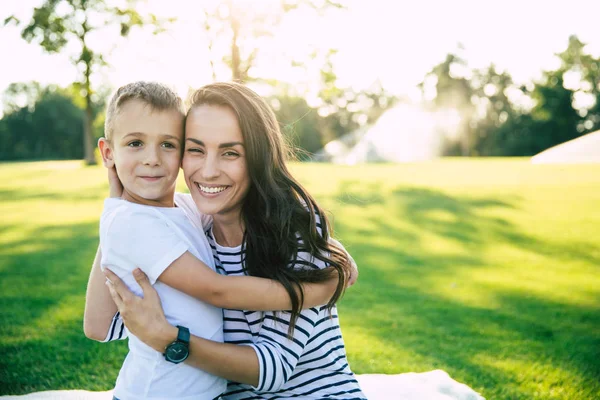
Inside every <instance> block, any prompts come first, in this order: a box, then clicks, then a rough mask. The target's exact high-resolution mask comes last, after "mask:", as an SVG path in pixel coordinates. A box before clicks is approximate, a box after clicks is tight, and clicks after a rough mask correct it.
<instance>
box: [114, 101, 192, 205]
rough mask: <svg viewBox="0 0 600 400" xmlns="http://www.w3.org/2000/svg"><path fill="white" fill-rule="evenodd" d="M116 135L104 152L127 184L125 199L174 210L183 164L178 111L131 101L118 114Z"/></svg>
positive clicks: (180, 125) (180, 119)
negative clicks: (178, 178) (175, 194)
mask: <svg viewBox="0 0 600 400" xmlns="http://www.w3.org/2000/svg"><path fill="white" fill-rule="evenodd" d="M114 127H115V128H114V135H113V137H112V139H111V143H110V145H108V146H107V148H106V149H105V150H104V152H105V158H107V159H111V160H112V161H113V162H114V165H115V167H116V169H117V174H118V175H119V179H120V180H121V183H122V184H123V199H125V200H129V201H131V202H134V203H139V204H145V205H151V206H160V207H173V195H174V193H175V184H176V180H177V174H178V172H179V167H180V165H181V146H182V141H183V118H182V116H181V114H179V113H178V112H176V111H172V110H167V111H161V110H155V109H153V108H152V107H151V106H149V105H147V104H146V103H144V102H142V101H140V100H130V101H129V102H127V103H126V104H125V105H124V106H123V107H122V109H121V111H120V112H119V114H118V115H117V117H116V119H115V123H114Z"/></svg>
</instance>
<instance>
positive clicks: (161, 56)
mask: <svg viewBox="0 0 600 400" xmlns="http://www.w3.org/2000/svg"><path fill="white" fill-rule="evenodd" d="M115 1H118V0H115ZM234 1H237V3H238V4H239V7H240V8H241V9H244V8H248V7H252V8H254V9H256V8H260V7H264V8H265V9H268V8H269V7H272V6H273V4H272V3H273V1H274V0H263V1H254V2H252V1H250V0H234ZM214 2H215V0H204V1H203V2H198V1H185V0H170V1H169V2H166V1H161V0H148V1H147V2H146V3H145V4H143V5H142V6H140V10H141V11H150V12H153V13H155V14H157V15H158V16H163V17H169V16H176V17H178V21H177V22H176V23H174V24H173V25H171V26H170V28H169V30H168V31H167V32H166V33H163V34H160V35H157V36H153V35H151V34H150V33H149V32H144V31H140V30H134V31H133V32H132V35H131V36H130V37H129V38H128V39H119V38H118V37H117V36H114V35H112V36H111V34H110V33H108V32H107V33H103V34H101V35H97V36H96V37H95V38H93V40H92V42H91V44H92V46H94V48H98V49H100V50H101V51H102V52H103V53H106V55H107V56H106V58H107V60H108V61H109V64H110V67H109V68H105V69H104V70H103V71H102V73H101V74H98V75H96V76H95V81H96V83H100V82H101V83H102V84H108V85H110V86H112V87H113V88H116V87H118V86H119V85H122V84H125V83H127V82H130V81H135V80H141V79H144V80H158V81H163V82H166V83H169V84H171V85H173V86H174V87H175V88H176V89H177V90H178V91H179V92H180V94H182V95H185V94H186V93H187V90H188V88H190V87H192V88H195V87H199V86H201V85H203V84H205V83H208V82H210V81H211V80H212V70H211V68H210V63H209V61H208V60H209V58H210V53H209V52H208V41H207V36H206V32H205V31H204V30H203V28H202V24H201V20H202V15H203V10H202V9H199V8H198V7H199V6H198V5H199V4H203V5H208V7H212V6H213V5H214ZM40 3H41V1H40V0H20V1H19V2H10V5H8V4H9V2H3V4H2V6H0V21H3V20H4V19H5V18H6V17H8V16H9V15H13V14H14V15H16V16H17V17H19V18H21V19H22V20H27V19H28V17H30V16H31V12H32V10H33V7H34V6H36V5H38V4H40ZM346 3H347V5H348V7H347V9H346V10H342V11H340V10H336V11H331V12H328V13H326V14H325V15H323V16H318V15H316V14H315V13H314V12H311V11H308V10H304V11H298V12H295V13H292V14H289V15H288V16H287V17H285V18H284V19H283V21H282V23H281V25H280V27H279V28H278V30H277V31H276V33H275V35H274V36H273V37H272V38H270V39H269V40H264V41H263V42H261V45H260V52H259V57H258V59H257V66H256V69H255V70H254V71H253V72H254V73H256V74H258V75H260V76H265V77H270V78H275V79H278V80H283V81H287V82H289V83H291V84H292V85H294V87H296V88H300V89H301V91H304V92H306V93H307V96H309V97H310V93H311V92H312V93H313V94H314V92H315V91H314V90H313V89H314V81H315V80H316V79H317V77H318V69H319V66H320V65H321V64H320V63H322V61H323V59H322V58H318V57H317V59H315V60H313V61H306V60H308V57H307V55H308V54H310V53H311V52H314V51H315V50H316V51H317V52H320V53H324V52H325V51H326V49H329V48H335V49H338V53H337V55H336V56H335V58H334V59H333V60H334V67H335V72H336V73H337V75H338V77H339V83H340V85H343V86H351V87H353V88H355V89H358V90H360V89H364V88H368V87H370V86H371V85H373V84H374V83H375V82H381V84H382V85H383V87H384V88H385V89H387V90H388V91H390V92H391V93H394V94H397V95H404V96H410V97H413V96H416V95H417V94H418V90H417V89H416V85H417V84H418V83H419V82H421V81H422V80H423V78H424V76H425V74H426V73H427V72H428V71H429V70H431V68H432V67H433V66H434V65H436V64H437V63H439V62H441V61H443V59H444V58H445V55H446V54H447V53H448V52H457V53H458V54H459V55H460V56H461V57H462V58H464V59H466V60H467V62H468V63H469V66H470V67H473V68H483V67H485V66H487V65H489V64H490V63H494V64H495V65H496V66H497V67H499V69H501V70H507V71H508V72H509V73H510V74H512V76H513V78H514V80H515V81H516V82H517V83H526V82H528V81H532V80H534V79H537V78H539V76H540V74H541V71H542V70H543V69H551V68H555V67H556V58H555V57H554V54H555V53H557V52H560V51H562V50H564V49H565V48H566V45H567V40H568V37H569V35H571V34H576V35H578V36H579V38H580V39H581V40H582V41H583V42H585V43H588V50H589V51H590V52H592V53H593V54H595V55H598V56H600V24H598V22H597V21H598V16H599V15H600V1H596V0H568V1H556V0H545V1H542V0H503V1H487V0H453V1H447V0H421V1H404V0H396V1H391V0H389V1H388V0H368V1H367V0H347V1H346ZM67 53H68V49H67V50H66V51H65V52H64V53H62V54H53V55H48V54H44V52H43V51H42V50H41V48H40V47H39V46H37V45H35V44H28V43H26V42H25V41H24V40H22V39H21V38H20V36H19V29H18V28H16V27H14V26H8V27H4V28H0V54H3V55H4V57H3V58H4V61H3V62H2V64H1V67H0V68H1V73H0V92H1V91H4V89H5V88H6V87H7V86H8V85H9V84H10V83H11V82H26V81H32V80H36V81H39V82H41V83H43V84H49V83H56V84H59V85H63V86H65V85H68V84H69V83H71V82H72V81H73V80H74V79H75V78H76V77H77V70H76V68H75V67H74V66H73V65H72V64H71V62H70V60H69V54H67ZM7 55H9V56H8V57H7ZM5 57H6V58H5ZM290 58H294V59H296V60H300V61H306V66H307V67H306V68H305V69H299V68H292V67H291V66H290V62H289V60H290ZM217 78H218V79H222V80H227V79H228V78H229V75H228V72H227V71H226V70H219V71H217Z"/></svg>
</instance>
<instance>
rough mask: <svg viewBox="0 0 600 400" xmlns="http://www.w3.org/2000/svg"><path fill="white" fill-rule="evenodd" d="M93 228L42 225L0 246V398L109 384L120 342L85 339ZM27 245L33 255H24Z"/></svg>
mask: <svg viewBox="0 0 600 400" xmlns="http://www.w3.org/2000/svg"><path fill="white" fill-rule="evenodd" d="M97 230H98V225H97V223H92V222H90V223H80V224H73V225H66V226H63V225H61V226H47V227H42V228H40V229H38V230H37V231H36V232H35V234H32V235H30V236H29V237H28V238H27V239H24V240H21V241H18V242H11V243H10V244H5V243H0V255H1V257H2V264H3V265H2V269H1V275H2V279H1V281H0V293H1V295H0V307H1V310H2V313H1V319H0V338H1V340H0V354H2V355H3V356H2V357H1V358H0V387H1V388H2V389H1V390H0V394H22V393H27V392H30V391H39V390H50V389H88V390H108V389H110V388H111V387H112V386H113V384H114V381H115V379H116V376H117V372H118V370H119V367H120V364H121V363H122V360H123V358H124V355H125V354H126V347H125V343H124V342H122V343H119V344H108V345H106V344H100V343H96V342H93V341H91V340H89V339H87V338H86V337H85V336H84V334H83V308H84V302H85V290H86V284H87V279H88V275H89V270H90V267H91V263H92V261H93V258H94V255H95V252H96V248H97V245H98V233H97ZM29 247H33V248H36V250H35V251H32V252H28V251H24V250H22V249H25V248H29Z"/></svg>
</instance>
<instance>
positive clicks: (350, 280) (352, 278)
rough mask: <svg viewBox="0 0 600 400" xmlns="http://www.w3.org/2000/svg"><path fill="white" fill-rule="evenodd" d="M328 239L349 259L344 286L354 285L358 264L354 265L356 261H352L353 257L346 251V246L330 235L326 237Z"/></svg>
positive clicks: (356, 278)
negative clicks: (348, 268)
mask: <svg viewBox="0 0 600 400" xmlns="http://www.w3.org/2000/svg"><path fill="white" fill-rule="evenodd" d="M328 241H329V243H331V244H333V245H335V246H336V247H337V248H339V249H340V250H342V251H343V252H344V253H346V256H348V260H350V267H351V269H350V275H349V276H348V280H347V281H346V288H349V287H350V286H352V285H354V284H355V283H356V281H357V280H358V265H356V261H354V258H352V256H351V255H350V253H348V250H346V248H345V247H344V246H342V244H341V243H340V242H339V241H337V240H336V239H334V238H332V237H331V236H330V237H329V238H328Z"/></svg>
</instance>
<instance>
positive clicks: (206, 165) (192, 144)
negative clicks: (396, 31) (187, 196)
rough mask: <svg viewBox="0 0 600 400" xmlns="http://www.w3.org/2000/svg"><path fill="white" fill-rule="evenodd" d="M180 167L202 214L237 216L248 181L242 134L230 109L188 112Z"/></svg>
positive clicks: (248, 185) (216, 107)
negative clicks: (183, 151)
mask: <svg viewBox="0 0 600 400" xmlns="http://www.w3.org/2000/svg"><path fill="white" fill-rule="evenodd" d="M182 166H183V172H184V176H185V182H186V184H187V185H188V187H189V189H190V193H191V194H192V198H193V199H194V202H195V203H196V207H198V210H199V211H200V212H201V213H203V214H208V215H213V216H225V215H234V216H236V217H237V216H239V214H240V210H241V206H242V203H243V201H244V198H245V196H246V194H247V193H248V189H249V187H250V177H249V175H248V167H247V165H246V153H245V147H244V139H243V137H242V131H241V130H240V127H239V124H238V121H237V118H236V116H235V114H234V112H233V111H232V110H231V109H230V108H229V107H226V106H212V105H201V106H198V107H194V108H193V109H192V110H191V111H190V112H189V114H188V117H187V120H186V124H185V153H184V156H183V163H182Z"/></svg>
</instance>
